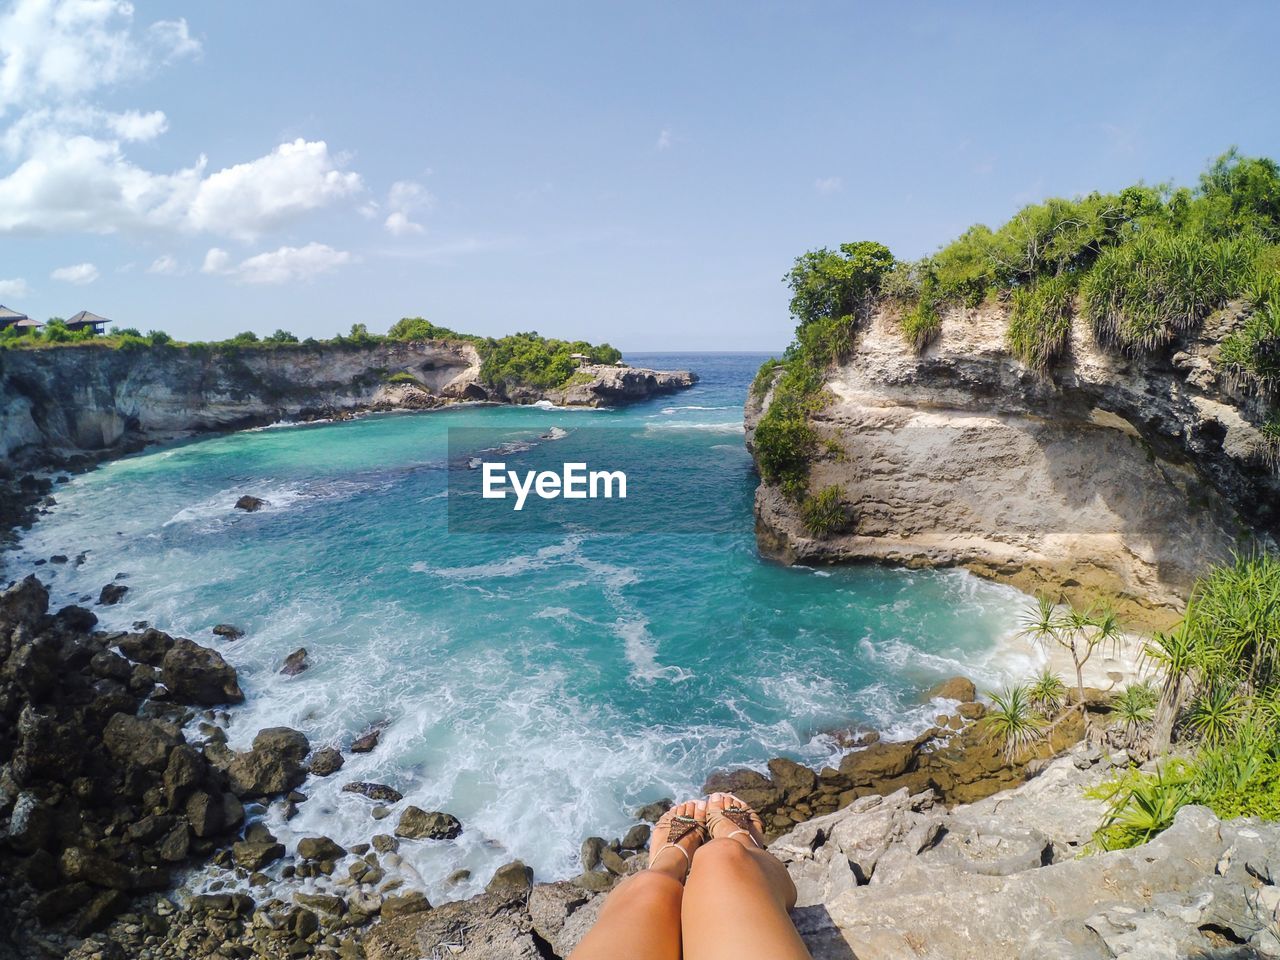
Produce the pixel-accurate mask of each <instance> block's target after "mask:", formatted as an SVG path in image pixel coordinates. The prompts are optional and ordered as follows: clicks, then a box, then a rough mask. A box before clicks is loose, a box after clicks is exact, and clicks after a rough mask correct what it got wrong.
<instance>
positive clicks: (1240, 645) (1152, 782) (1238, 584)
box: [1093, 553, 1280, 850]
mask: <svg viewBox="0 0 1280 960" xmlns="http://www.w3.org/2000/svg"><path fill="white" fill-rule="evenodd" d="M1146 656H1147V658H1148V661H1149V662H1150V663H1152V664H1153V665H1155V666H1156V667H1158V668H1159V669H1160V671H1161V672H1162V673H1163V678H1162V680H1163V685H1162V687H1161V689H1160V691H1159V693H1158V695H1157V693H1156V691H1155V690H1154V689H1150V688H1148V690H1147V691H1145V692H1143V693H1137V694H1132V693H1128V692H1126V694H1125V695H1124V696H1123V697H1121V698H1120V700H1119V702H1118V704H1117V715H1118V718H1119V720H1120V722H1121V723H1122V724H1125V725H1128V726H1130V727H1139V728H1140V727H1141V726H1142V725H1145V724H1147V723H1150V724H1151V726H1152V731H1151V741H1152V745H1153V746H1154V747H1155V748H1156V750H1157V752H1161V751H1163V750H1164V749H1165V748H1166V747H1167V745H1168V743H1169V737H1170V734H1171V732H1177V734H1178V737H1179V740H1180V741H1181V742H1180V752H1181V753H1182V754H1183V755H1182V756H1166V757H1164V758H1162V759H1161V760H1160V761H1159V762H1158V765H1157V768H1156V769H1155V770H1154V771H1153V772H1149V773H1148V772H1143V771H1139V770H1131V771H1129V772H1127V773H1126V774H1124V775H1123V776H1120V777H1118V778H1116V779H1115V780H1112V781H1110V782H1108V783H1106V784H1104V785H1103V786H1102V787H1100V788H1099V789H1098V790H1097V791H1095V792H1094V794H1093V795H1094V796H1097V797H1099V798H1101V799H1104V800H1106V801H1107V803H1108V810H1107V814H1106V817H1105V819H1104V820H1103V823H1102V825H1101V826H1100V827H1099V829H1098V831H1097V833H1096V834H1095V836H1094V845H1095V847H1097V848H1099V849H1103V850H1112V849H1117V848H1121V847H1128V846H1133V845H1134V844H1137V843H1142V842H1145V841H1146V840H1148V839H1150V838H1151V837H1152V836H1154V835H1155V834H1157V833H1159V832H1160V831H1161V830H1163V829H1164V828H1165V827H1167V826H1168V825H1169V824H1170V823H1171V822H1172V821H1173V816H1174V814H1175V813H1176V812H1177V811H1178V809H1179V808H1180V807H1182V806H1183V805H1185V804H1188V803H1199V804H1204V805H1206V806H1208V807H1210V808H1211V809H1212V810H1213V811H1214V812H1215V813H1216V814H1217V815H1218V816H1220V817H1236V816H1258V817H1264V818H1267V819H1278V818H1280V558H1277V557H1276V556H1275V555H1274V554H1270V553H1259V554H1256V555H1252V556H1242V557H1239V558H1237V559H1236V560H1235V561H1234V562H1232V563H1229V564H1225V565H1223V566H1219V567H1215V568H1213V569H1212V570H1210V571H1209V572H1208V573H1207V574H1206V575H1205V576H1203V577H1202V578H1201V579H1200V580H1199V581H1198V582H1197V584H1196V585H1195V588H1194V590H1193V591H1192V594H1191V599H1190V601H1189V602H1188V605H1187V612H1186V616H1185V617H1184V618H1183V620H1182V621H1181V622H1180V623H1179V624H1178V626H1177V627H1176V628H1175V629H1174V630H1172V631H1170V632H1169V633H1167V634H1157V635H1156V636H1155V637H1154V638H1152V640H1151V642H1150V643H1149V644H1148V645H1147V649H1146ZM1131 689H1132V688H1131ZM1138 732H1140V731H1139V730H1130V735H1131V739H1136V737H1137V733H1138Z"/></svg>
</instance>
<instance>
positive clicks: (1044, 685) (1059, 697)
mask: <svg viewBox="0 0 1280 960" xmlns="http://www.w3.org/2000/svg"><path fill="white" fill-rule="evenodd" d="M1027 695H1028V697H1030V699H1031V706H1033V707H1035V709H1036V710H1038V711H1039V712H1040V715H1041V716H1043V717H1052V716H1053V715H1054V714H1056V713H1057V712H1058V711H1059V710H1061V709H1062V708H1063V707H1064V706H1066V704H1067V685H1066V683H1065V682H1064V681H1063V679H1062V677H1060V676H1058V675H1057V674H1056V673H1054V672H1053V669H1052V668H1051V667H1045V668H1044V669H1043V670H1042V671H1041V672H1040V673H1039V674H1037V675H1036V677H1035V679H1034V680H1032V681H1031V683H1030V685H1029V686H1028V688H1027Z"/></svg>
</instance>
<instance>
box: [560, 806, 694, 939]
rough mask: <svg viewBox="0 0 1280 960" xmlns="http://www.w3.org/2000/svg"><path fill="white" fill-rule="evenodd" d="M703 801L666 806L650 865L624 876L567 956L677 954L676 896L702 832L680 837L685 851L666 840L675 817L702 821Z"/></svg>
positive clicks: (656, 831) (681, 890)
mask: <svg viewBox="0 0 1280 960" xmlns="http://www.w3.org/2000/svg"><path fill="white" fill-rule="evenodd" d="M705 812H706V804H705V803H704V802H703V801H701V800H699V801H697V802H693V801H690V802H689V803H682V804H680V805H679V806H677V807H674V808H672V809H671V810H670V811H668V812H667V814H666V816H664V817H663V818H662V819H661V820H660V821H658V825H657V826H656V827H655V828H654V831H653V837H652V839H651V840H650V842H649V850H650V854H649V869H647V870H643V871H641V872H640V873H637V874H635V875H633V876H630V877H628V878H627V879H626V880H623V881H622V883H620V884H618V886H616V887H614V889H613V892H612V893H610V894H609V898H608V899H607V900H605V902H604V907H603V908H602V909H601V911H600V918H599V919H598V920H596V923H595V926H593V927H592V928H591V929H590V930H589V931H587V935H586V936H585V937H583V938H582V941H581V942H580V943H579V944H578V946H577V948H576V949H575V950H574V951H573V953H571V954H570V955H569V960H680V900H681V897H682V896H683V894H684V879H685V877H686V876H687V874H688V870H689V863H690V859H689V858H691V857H692V855H693V851H694V850H696V849H697V848H698V846H699V844H701V843H702V836H703V835H702V833H701V831H697V832H694V833H690V834H689V835H688V836H686V837H685V838H683V839H681V840H679V841H678V845H679V847H680V848H681V849H682V850H683V851H684V853H687V854H688V855H689V857H686V856H685V855H684V854H682V853H681V852H680V851H679V850H675V849H673V848H672V847H669V846H665V845H666V843H667V837H668V835H669V834H670V831H671V821H672V818H673V817H676V816H684V817H692V818H694V819H696V820H697V821H698V822H699V823H701V822H702V821H703V819H704V817H705Z"/></svg>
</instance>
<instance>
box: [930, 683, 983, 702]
mask: <svg viewBox="0 0 1280 960" xmlns="http://www.w3.org/2000/svg"><path fill="white" fill-rule="evenodd" d="M921 699H923V700H924V701H926V702H927V701H929V700H935V699H937V700H959V701H960V702H961V703H972V702H973V701H974V700H977V699H978V689H977V687H975V686H974V685H973V681H972V680H970V679H969V678H968V677H952V678H951V679H949V680H943V681H942V682H941V683H935V684H934V685H933V686H932V687H930V688H929V689H928V690H926V691H925V693H924V696H923V697H922V698H921Z"/></svg>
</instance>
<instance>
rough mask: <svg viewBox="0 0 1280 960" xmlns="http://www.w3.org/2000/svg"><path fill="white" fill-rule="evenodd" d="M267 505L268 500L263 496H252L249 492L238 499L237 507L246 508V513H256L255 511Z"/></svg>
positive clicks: (239, 508) (238, 508)
mask: <svg viewBox="0 0 1280 960" xmlns="http://www.w3.org/2000/svg"><path fill="white" fill-rule="evenodd" d="M266 505H267V501H265V500H263V499H262V498H261V497H254V496H250V495H249V494H247V493H246V494H245V495H244V496H243V497H241V498H240V499H239V500H237V501H236V509H237V510H244V511H245V512H246V513H254V512H255V511H258V510H261V509H262V508H263V507H265V506H266Z"/></svg>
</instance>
